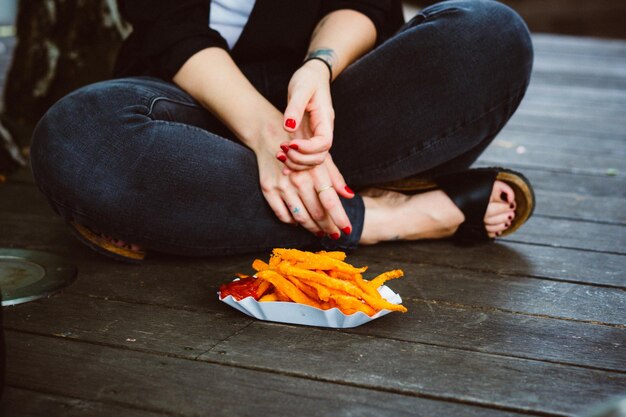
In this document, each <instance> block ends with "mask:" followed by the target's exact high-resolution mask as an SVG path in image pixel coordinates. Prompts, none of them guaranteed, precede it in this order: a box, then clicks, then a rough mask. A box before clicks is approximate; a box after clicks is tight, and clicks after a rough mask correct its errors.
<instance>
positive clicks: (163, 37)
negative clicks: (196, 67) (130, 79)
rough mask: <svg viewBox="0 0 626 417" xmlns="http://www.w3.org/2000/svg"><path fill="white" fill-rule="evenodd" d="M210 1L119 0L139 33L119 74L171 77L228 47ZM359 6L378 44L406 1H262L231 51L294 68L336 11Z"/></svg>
mask: <svg viewBox="0 0 626 417" xmlns="http://www.w3.org/2000/svg"><path fill="white" fill-rule="evenodd" d="M209 4H210V0H119V7H120V11H121V13H122V15H123V16H124V17H125V18H126V20H128V21H129V22H130V23H131V24H132V25H133V32H132V33H131V35H130V36H129V37H128V39H126V41H125V42H124V44H123V45H122V49H121V50H120V53H119V55H118V59H117V63H116V65H115V70H114V75H115V76H116V77H123V76H130V75H151V76H156V77H160V78H163V79H166V80H170V79H171V78H172V77H173V76H174V74H176V72H178V70H179V69H180V67H181V66H182V65H183V64H184V63H185V62H186V61H187V59H189V58H190V57H191V56H192V55H193V54H195V53H196V52H198V51H200V50H202V49H205V48H208V47H212V46H214V47H215V46H216V47H220V48H224V49H225V50H229V49H228V45H227V44H226V41H225V40H224V39H223V38H222V37H221V36H220V34H219V33H218V32H216V31H215V30H213V29H211V28H209ZM339 9H352V10H357V11H359V12H361V13H363V14H365V15H366V16H367V17H369V18H370V19H371V20H372V22H373V23H374V25H375V26H376V30H377V43H381V42H382V41H384V40H385V39H387V38H388V37H390V36H391V35H392V34H393V33H394V32H395V31H396V30H397V29H398V28H399V27H400V26H401V25H402V23H403V21H404V20H403V17H402V7H401V4H400V0H257V1H256V4H255V6H254V9H253V10H252V14H251V15H250V18H249V20H248V23H247V25H246V27H245V28H244V31H243V33H242V34H241V37H240V38H239V41H238V42H237V44H236V45H235V47H234V48H233V50H232V51H230V54H231V56H232V57H233V59H234V60H235V62H236V63H237V64H243V63H246V62H254V61H266V60H274V61H284V62H285V63H286V64H287V65H292V66H294V68H296V67H297V65H298V64H299V63H300V62H302V60H303V59H304V56H305V54H306V51H307V47H308V44H309V40H310V37H311V33H312V31H313V29H314V28H315V25H316V24H317V22H319V20H320V19H321V18H322V17H323V16H324V15H326V14H328V13H329V12H331V11H334V10H339Z"/></svg>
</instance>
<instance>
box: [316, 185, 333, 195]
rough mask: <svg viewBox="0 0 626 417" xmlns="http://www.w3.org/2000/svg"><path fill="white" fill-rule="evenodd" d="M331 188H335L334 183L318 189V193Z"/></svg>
mask: <svg viewBox="0 0 626 417" xmlns="http://www.w3.org/2000/svg"><path fill="white" fill-rule="evenodd" d="M331 188H333V185H332V184H330V185H327V186H325V187H322V188H320V189H319V190H317V193H318V194H320V193H321V192H322V191H326V190H330V189H331Z"/></svg>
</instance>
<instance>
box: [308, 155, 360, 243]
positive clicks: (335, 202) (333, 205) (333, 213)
mask: <svg viewBox="0 0 626 417" xmlns="http://www.w3.org/2000/svg"><path fill="white" fill-rule="evenodd" d="M324 168H325V166H324ZM315 174H316V175H315V187H316V189H317V190H319V191H318V193H317V197H318V198H319V200H320V202H321V203H322V207H324V210H326V212H327V213H328V215H329V216H330V218H331V219H332V221H333V223H334V224H335V225H336V226H337V227H338V228H339V229H340V230H341V231H342V232H344V233H345V234H346V235H348V234H350V232H352V224H351V223H350V219H349V218H348V215H347V214H346V211H345V210H344V208H343V205H342V204H341V200H339V196H338V195H337V192H336V191H335V189H334V184H333V183H332V182H331V179H330V176H329V175H328V171H327V170H324V169H316V172H315ZM328 185H332V187H331V188H328ZM331 237H332V236H331Z"/></svg>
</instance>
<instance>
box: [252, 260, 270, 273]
mask: <svg viewBox="0 0 626 417" xmlns="http://www.w3.org/2000/svg"><path fill="white" fill-rule="evenodd" d="M252 269H254V270H255V271H257V272H259V271H265V270H267V269H270V266H269V265H268V264H266V263H265V262H263V261H262V260H260V259H255V260H254V261H253V262H252Z"/></svg>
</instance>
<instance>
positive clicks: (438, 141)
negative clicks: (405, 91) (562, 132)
mask: <svg viewBox="0 0 626 417" xmlns="http://www.w3.org/2000/svg"><path fill="white" fill-rule="evenodd" d="M514 91H515V93H514V94H513V95H511V96H509V97H508V98H506V99H505V100H503V101H501V102H499V103H498V104H496V105H494V106H493V107H491V108H489V109H488V110H486V111H484V112H483V113H481V114H480V115H479V116H477V117H475V118H473V119H469V120H466V121H464V122H462V123H461V124H460V125H458V127H456V128H454V129H453V130H451V131H450V132H449V133H447V134H445V135H444V136H437V137H435V138H434V139H432V140H430V141H429V142H427V143H426V144H425V145H424V146H422V147H420V148H419V149H416V148H411V149H408V150H407V151H406V154H405V155H404V156H401V157H399V158H398V159H394V160H392V161H387V162H385V163H383V164H380V165H378V166H374V167H368V168H367V170H366V171H359V172H357V173H355V174H348V176H350V177H355V176H356V177H360V176H361V175H362V174H363V173H367V174H368V175H371V174H372V171H383V172H386V171H387V170H388V168H389V167H390V166H393V165H395V164H398V163H400V162H403V161H406V160H407V159H410V158H412V157H413V156H415V155H417V154H419V153H421V152H423V151H425V150H427V149H430V148H432V147H434V146H437V145H439V144H441V142H442V141H444V140H445V139H447V138H449V137H450V136H452V135H454V134H456V133H458V132H459V131H461V130H463V129H465V128H466V127H468V126H469V125H471V124H473V123H475V122H477V121H479V120H480V119H482V118H484V117H485V116H487V115H488V114H490V113H492V112H493V111H495V110H497V109H499V108H500V107H502V106H505V105H507V104H509V103H511V102H512V101H514V100H516V99H517V98H518V97H519V96H520V95H521V94H524V93H525V91H526V87H525V84H524V85H523V86H522V87H521V88H519V89H516V90H514Z"/></svg>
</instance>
